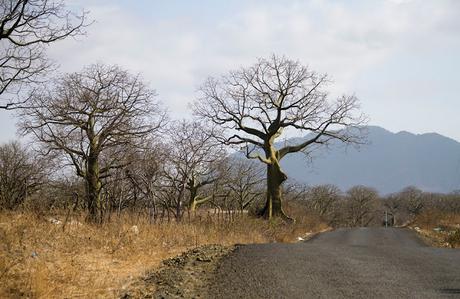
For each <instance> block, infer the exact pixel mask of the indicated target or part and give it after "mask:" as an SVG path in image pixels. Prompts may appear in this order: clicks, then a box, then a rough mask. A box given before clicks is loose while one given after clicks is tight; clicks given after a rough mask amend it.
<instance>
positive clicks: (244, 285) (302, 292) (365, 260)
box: [208, 228, 460, 298]
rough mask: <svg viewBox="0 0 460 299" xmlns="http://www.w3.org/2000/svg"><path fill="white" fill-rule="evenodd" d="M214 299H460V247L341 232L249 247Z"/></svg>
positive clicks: (412, 237) (411, 237)
mask: <svg viewBox="0 0 460 299" xmlns="http://www.w3.org/2000/svg"><path fill="white" fill-rule="evenodd" d="M208 296H209V297H210V298H460V250H458V249H441V248H432V247H428V246H426V245H424V243H423V242H422V241H421V240H420V239H418V237H417V236H416V234H415V233H414V232H412V231H409V230H407V229H398V228H357V229H339V230H336V231H333V232H329V233H324V234H320V235H319V236H317V237H316V238H314V239H312V240H310V241H307V242H304V243H297V244H261V245H245V246H241V247H239V248H238V249H236V250H235V251H234V252H233V253H231V254H230V255H229V256H228V257H226V258H225V259H224V260H223V261H222V263H221V264H220V266H219V268H218V269H217V272H216V275H215V277H214V278H213V280H212V282H211V285H210V287H209V294H208Z"/></svg>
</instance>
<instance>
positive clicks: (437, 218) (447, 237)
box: [413, 209, 460, 248]
mask: <svg viewBox="0 0 460 299" xmlns="http://www.w3.org/2000/svg"><path fill="white" fill-rule="evenodd" d="M413 226H414V227H419V230H418V231H419V233H420V234H422V235H423V236H424V237H425V238H426V239H427V240H428V241H429V242H430V243H431V244H432V245H434V246H438V247H450V248H460V214H456V213H444V212H441V211H439V210H437V209H432V210H426V211H424V212H423V213H421V214H420V215H418V216H417V218H416V220H415V222H414V224H413Z"/></svg>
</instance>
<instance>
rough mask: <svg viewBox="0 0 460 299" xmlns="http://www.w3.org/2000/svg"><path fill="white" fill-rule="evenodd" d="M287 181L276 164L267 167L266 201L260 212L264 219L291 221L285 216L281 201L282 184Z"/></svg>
mask: <svg viewBox="0 0 460 299" xmlns="http://www.w3.org/2000/svg"><path fill="white" fill-rule="evenodd" d="M286 179H287V176H286V174H285V173H284V172H283V171H282V170H281V167H280V165H279V163H278V162H275V163H272V164H268V165H267V200H266V202H265V207H264V209H263V210H262V216H263V217H264V218H266V219H272V218H275V217H280V218H282V219H283V220H286V221H289V222H292V221H293V219H292V218H290V217H289V216H287V215H286V214H285V213H284V211H283V208H282V205H281V202H282V199H283V188H282V184H283V182H284V181H285V180H286Z"/></svg>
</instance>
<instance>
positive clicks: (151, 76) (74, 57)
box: [50, 0, 460, 139]
mask: <svg viewBox="0 0 460 299" xmlns="http://www.w3.org/2000/svg"><path fill="white" fill-rule="evenodd" d="M75 3H80V5H82V6H83V7H85V8H87V9H89V10H90V11H91V15H92V17H93V18H94V19H96V20H97V23H95V24H94V25H93V26H91V27H90V28H88V32H89V34H88V37H86V38H79V41H78V42H76V41H65V42H62V43H60V44H58V45H55V46H53V47H52V48H50V55H51V57H53V58H55V59H56V60H57V61H59V62H60V64H61V65H62V67H63V70H64V71H78V70H80V69H81V68H82V67H83V65H87V64H90V63H94V62H98V61H103V62H107V63H117V64H119V65H121V66H123V67H125V68H128V69H130V70H133V71H136V72H142V73H143V75H144V77H145V78H146V79H147V80H148V81H150V83H151V85H152V87H153V88H155V89H156V90H157V91H158V93H159V94H160V98H161V99H162V100H164V101H165V102H166V103H167V104H168V105H169V106H170V109H171V110H172V111H173V112H174V113H175V114H176V115H177V116H181V115H185V114H186V113H188V111H187V102H189V101H190V100H193V98H194V97H195V96H196V94H195V91H196V88H197V87H198V86H199V85H200V84H201V82H203V80H204V79H205V78H206V77H207V76H208V75H218V74H221V73H223V72H226V71H228V70H230V69H233V68H237V67H240V66H245V65H249V64H251V63H252V62H254V60H255V58H256V57H260V56H266V55H269V54H271V53H279V54H286V55H288V56H289V57H292V58H295V59H299V60H301V61H302V62H304V63H307V64H309V65H310V66H311V67H312V68H313V69H315V70H318V71H321V72H328V73H329V74H331V75H332V77H333V78H334V79H335V86H334V87H333V91H334V92H335V93H339V92H348V93H351V92H353V91H355V90H356V91H358V92H359V91H361V90H362V91H363V93H364V95H365V96H366V98H364V99H363V102H364V107H365V108H366V109H368V110H367V111H366V112H368V113H369V114H370V116H371V118H372V117H373V115H377V116H378V117H377V119H378V121H379V122H380V123H381V124H382V125H385V126H386V125H390V124H389V123H390V122H391V118H388V119H387V121H386V120H385V118H384V117H383V118H382V117H380V116H381V115H382V114H384V113H383V112H382V111H381V109H382V105H381V103H380V102H379V103H376V102H373V101H377V100H376V99H379V100H380V101H382V96H381V95H382V94H383V93H384V91H385V85H388V84H392V78H391V77H390V76H388V75H387V74H385V76H381V75H380V74H378V73H377V72H375V71H374V70H376V69H381V68H382V67H384V66H385V65H387V64H388V63H389V61H395V59H396V58H395V57H405V56H408V55H409V54H410V53H418V55H420V63H423V60H424V59H425V60H426V59H437V58H436V57H435V56H434V55H435V54H434V53H436V54H439V51H441V50H440V49H441V48H442V47H443V45H447V46H449V47H450V48H453V49H457V50H459V51H460V45H459V37H458V32H460V27H459V24H460V9H459V8H460V5H459V3H460V1H453V0H451V1H449V0H445V1H444V0H440V1H435V0H432V1H426V0H413V1H403V0H386V1H378V0H375V1H367V0H366V1H365V0H363V1H353V2H350V1H320V0H311V1H282V2H281V1H266V2H264V1H261V2H257V1H251V2H249V1H241V2H240V3H239V4H240V8H238V9H236V10H232V11H231V12H228V13H223V12H222V11H221V10H217V9H216V13H217V11H219V13H220V14H221V15H219V16H217V17H216V16H212V18H211V16H210V15H199V16H197V15H192V14H190V16H189V17H184V16H183V15H174V14H172V15H161V10H152V13H151V15H149V12H145V11H143V12H142V16H141V15H140V12H139V11H136V10H134V9H126V7H123V6H122V5H121V4H120V3H121V2H116V1H105V2H94V1H89V0H79V1H78V2H75ZM125 5H126V4H125ZM164 5H168V4H164ZM184 5H186V4H184ZM188 5H190V4H188ZM214 5H217V4H214ZM211 10H212V9H211ZM208 13H209V11H208ZM198 18H200V19H198ZM203 19H204V20H203ZM457 59H458V58H457ZM456 63H457V64H458V63H459V62H458V60H457V61H456ZM396 68H397V69H395V70H394V71H395V72H396V73H404V74H407V70H406V69H404V68H402V67H401V68H398V66H396ZM430 71H431V70H427V72H430ZM437 71H441V70H437ZM367 76H369V78H367ZM413 76H414V77H413V78H412V81H413V82H415V83H412V85H411V86H409V87H407V88H406V87H404V86H401V84H396V85H398V89H397V90H395V91H393V92H395V93H396V94H395V95H394V97H397V96H398V94H400V97H404V100H406V101H410V100H411V97H412V98H417V97H419V96H423V95H422V92H423V91H422V90H420V93H418V92H414V91H413V90H412V89H413V84H415V85H416V84H418V83H417V82H419V80H418V76H419V74H414V75H413ZM439 76H443V74H439ZM370 77H372V78H370ZM379 81H381V82H380V85H378V84H376V83H375V82H379ZM393 83H394V82H393ZM368 85H372V86H373V88H374V89H375V90H374V91H371V90H369V88H367V86H368ZM459 85H460V84H459ZM449 86H450V85H449ZM449 86H448V87H447V88H451V90H452V92H454V91H455V92H456V91H458V88H457V90H455V88H454V87H449ZM358 96H360V94H358ZM431 96H432V97H435V95H431ZM408 103H409V102H408ZM427 105H428V106H430V105H436V101H435V99H433V101H432V102H430V101H428V100H427ZM406 106H408V107H410V106H411V105H410V104H406V105H401V107H402V108H401V109H406V108H404V107H406ZM456 107H457V108H459V109H460V107H459V106H458V105H457V106H456ZM384 109H385V108H384ZM386 109H388V110H390V109H394V107H391V108H389V107H387V108H386ZM407 109H408V108H407ZM377 110H378V111H377ZM406 113H408V112H406ZM412 118H414V117H412ZM414 123H415V124H414ZM416 124H417V120H414V122H413V123H412V124H410V125H411V126H412V127H407V128H401V129H408V130H410V129H413V130H420V128H422V126H421V125H420V126H417V125H416ZM459 125H460V124H459ZM433 130H439V131H442V128H438V127H433ZM444 132H445V133H449V134H450V132H451V131H448V130H445V131H444ZM451 135H452V134H451ZM455 137H457V138H458V139H460V135H458V134H457V135H456V136H455Z"/></svg>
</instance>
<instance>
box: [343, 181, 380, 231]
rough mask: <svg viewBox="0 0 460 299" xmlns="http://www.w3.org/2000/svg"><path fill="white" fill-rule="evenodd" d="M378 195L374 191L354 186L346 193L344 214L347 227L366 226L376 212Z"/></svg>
mask: <svg viewBox="0 0 460 299" xmlns="http://www.w3.org/2000/svg"><path fill="white" fill-rule="evenodd" d="M377 199H378V193H377V191H376V190H375V189H372V188H369V187H365V186H355V187H352V188H350V189H349V190H348V191H347V197H346V201H347V202H346V204H345V214H346V216H345V217H346V218H347V224H348V225H349V226H352V227H354V226H361V227H364V226H368V225H369V223H371V222H372V220H373V219H374V217H375V212H376V211H377V209H376V206H377Z"/></svg>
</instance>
